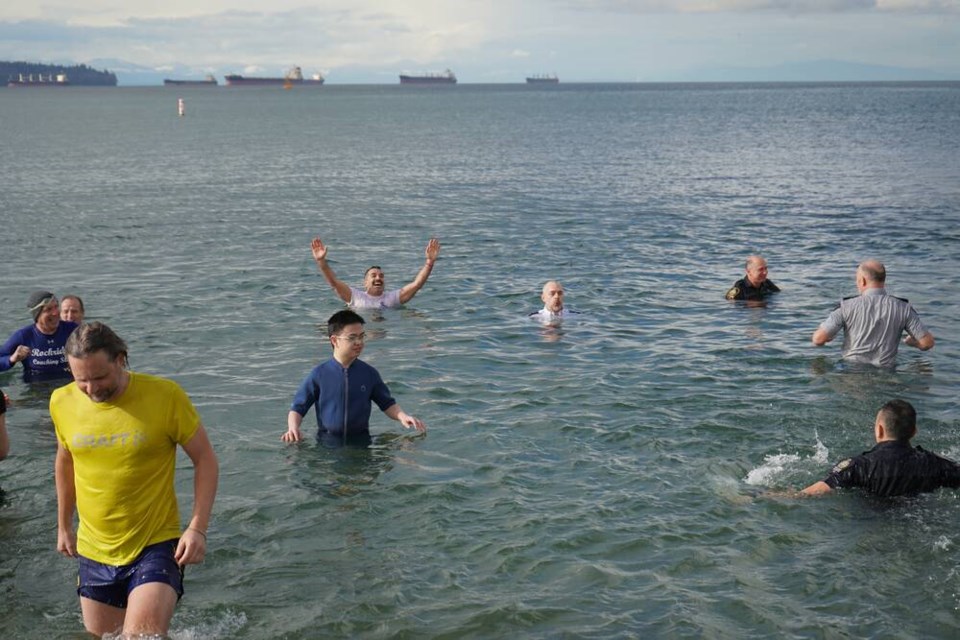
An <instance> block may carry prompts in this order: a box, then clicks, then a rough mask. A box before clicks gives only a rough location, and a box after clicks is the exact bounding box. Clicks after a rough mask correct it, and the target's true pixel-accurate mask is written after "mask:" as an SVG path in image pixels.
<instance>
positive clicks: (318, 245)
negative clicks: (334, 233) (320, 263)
mask: <svg viewBox="0 0 960 640" xmlns="http://www.w3.org/2000/svg"><path fill="white" fill-rule="evenodd" d="M310 250H311V251H312V252H313V259H314V260H326V258H327V248H326V247H325V246H323V241H322V240H320V237H319V236H317V237H316V238H314V239H313V241H312V242H311V243H310Z"/></svg>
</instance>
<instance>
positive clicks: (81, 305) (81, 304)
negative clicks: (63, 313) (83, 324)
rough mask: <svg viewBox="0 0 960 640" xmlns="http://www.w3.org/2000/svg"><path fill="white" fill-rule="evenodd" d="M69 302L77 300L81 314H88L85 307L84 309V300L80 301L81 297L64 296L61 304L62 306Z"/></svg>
mask: <svg viewBox="0 0 960 640" xmlns="http://www.w3.org/2000/svg"><path fill="white" fill-rule="evenodd" d="M67 300H76V301H77V304H78V305H80V312H81V313H86V311H87V310H86V309H84V307H83V300H81V299H80V296H75V295H73V294H72V293H68V294H67V295H65V296H63V297H62V298H60V304H61V305H62V304H63V303H64V302H66V301H67Z"/></svg>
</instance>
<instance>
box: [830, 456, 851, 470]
mask: <svg viewBox="0 0 960 640" xmlns="http://www.w3.org/2000/svg"><path fill="white" fill-rule="evenodd" d="M851 464H853V458H847V459H846V460H841V461H840V462H838V463H837V466H835V467H834V468H833V472H834V473H840V472H841V471H843V470H844V469H846V468H847V467H849V466H850V465H851Z"/></svg>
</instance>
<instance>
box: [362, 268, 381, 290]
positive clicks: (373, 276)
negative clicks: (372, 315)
mask: <svg viewBox="0 0 960 640" xmlns="http://www.w3.org/2000/svg"><path fill="white" fill-rule="evenodd" d="M385 287H386V278H385V277H384V275H383V269H381V268H380V267H378V266H376V265H374V266H372V267H370V268H369V269H367V271H366V273H364V274H363V288H364V290H366V292H367V294H368V295H371V296H382V295H383V291H384V288H385Z"/></svg>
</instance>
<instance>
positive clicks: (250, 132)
mask: <svg viewBox="0 0 960 640" xmlns="http://www.w3.org/2000/svg"><path fill="white" fill-rule="evenodd" d="M181 96H182V97H184V98H185V100H186V109H187V116H186V117H184V118H177V117H176V99H177V97H181ZM958 150H960V84H934V85H911V84H908V85H808V86H789V85H788V86H777V85H766V86H763V85H753V86H751V85H716V86H711V85H663V86H644V85H639V86H615V85H608V86H589V85H581V86H560V87H557V88H551V89H531V88H527V87H496V86H473V87H471V86H458V87H456V88H452V89H448V90H442V89H441V90H417V89H406V88H400V87H336V86H331V87H323V88H322V89H320V90H299V89H298V90H295V91H289V92H283V91H278V90H272V89H268V88H264V89H259V88H258V89H249V90H246V89H244V90H231V89H226V88H221V89H216V90H195V91H181V92H180V93H177V92H176V91H175V90H166V89H162V88H144V89H117V90H102V89H101V90H85V89H79V88H77V89H70V90H67V91H62V92H61V91H56V92H54V91H45V92H39V91H38V92H30V91H3V90H0V167H2V175H3V181H2V188H0V216H2V223H0V246H2V247H3V271H2V273H3V278H2V279H0V318H2V320H0V332H2V333H3V335H4V336H6V335H9V333H11V332H12V331H13V330H14V329H16V328H17V327H19V326H22V325H24V324H26V323H27V322H28V320H29V318H28V317H27V314H26V311H25V309H24V306H23V305H24V303H25V300H26V297H27V295H28V294H29V292H30V291H31V290H33V289H34V288H37V287H49V288H51V289H53V290H55V291H56V292H58V293H60V294H63V293H67V292H75V293H79V294H80V295H81V296H83V297H84V299H85V301H86V302H87V306H88V310H89V316H90V317H92V318H96V319H102V320H104V321H106V322H108V323H109V324H111V325H112V326H113V327H114V328H115V329H117V331H118V332H119V333H120V334H121V335H122V336H123V337H125V338H126V339H127V341H128V342H129V344H130V347H131V363H132V366H133V368H135V369H137V370H141V371H147V372H152V373H158V374H161V375H165V376H169V377H172V378H174V379H176V380H178V381H179V382H180V383H181V384H182V385H183V386H184V387H185V388H186V390H187V391H188V392H189V393H190V395H191V396H192V398H193V399H194V401H195V403H196V404H197V405H198V407H199V410H200V413H201V415H202V417H203V420H204V423H205V425H206V426H207V429H208V431H209V432H210V434H211V439H212V440H213V442H214V445H215V448H216V450H217V452H218V454H219V456H220V462H221V468H222V475H221V484H220V492H219V495H218V499H217V505H216V508H215V513H214V521H213V525H212V527H211V530H210V553H209V555H208V559H207V561H206V563H205V564H203V565H201V566H198V567H191V568H190V569H189V570H188V573H187V584H186V588H187V595H186V596H185V597H184V599H183V600H182V602H181V604H180V607H179V609H178V612H177V614H176V616H175V618H174V622H173V632H172V636H173V638H175V639H177V640H187V639H191V640H192V639H195V638H251V639H253V638H256V639H262V638H288V639H297V638H316V637H324V638H348V637H349V638H499V637H507V636H515V637H525V638H526V637H529V638H574V637H584V638H622V637H691V638H693V637H711V638H726V637H730V638H733V637H755V636H769V637H795V638H810V637H825V638H848V637H900V638H911V637H943V638H947V637H956V634H957V632H958V627H960V612H958V607H960V550H958V545H960V536H958V534H957V530H956V529H957V528H956V524H957V522H958V521H960V500H958V496H957V494H955V493H952V492H941V493H937V494H932V495H926V496H922V497H920V498H916V499H912V500H903V501H896V502H892V503H891V502H878V501H875V500H869V499H866V498H865V497H863V496H860V495H856V494H854V493H844V494H841V495H832V496H829V497H826V498H824V499H818V500H802V501H794V500H785V499H780V500H770V499H759V500H758V499H754V496H756V495H758V494H759V493H761V492H763V491H764V490H766V489H786V488H792V487H801V486H805V485H806V484H809V483H811V482H813V481H815V480H818V479H820V478H822V476H823V475H824V474H825V472H826V470H827V468H828V467H829V465H830V464H832V462H834V461H835V460H837V459H839V458H841V457H844V456H845V455H846V454H849V453H854V452H858V451H861V450H863V449H865V448H867V447H868V446H869V445H870V440H871V437H872V435H871V431H870V427H871V424H872V419H873V415H874V413H875V411H876V409H877V408H878V407H879V405H880V404H882V403H883V402H884V401H886V400H887V399H889V398H891V397H896V396H900V397H904V398H907V399H909V400H910V401H911V402H913V403H914V404H915V405H916V406H917V408H918V410H919V413H920V418H921V420H920V435H919V437H918V442H920V443H922V444H923V445H924V446H925V447H927V448H929V449H932V450H934V451H938V452H940V453H944V454H946V455H950V456H953V457H960V430H958V427H960V423H958V418H960V407H958V405H957V389H958V383H960V367H958V364H957V363H958V359H957V355H958V349H957V346H956V344H957V342H956V336H957V335H958V334H960V319H958V318H960V313H958V311H960V308H958V297H960V280H958V273H960V231H958V220H960V151H958ZM315 234H320V235H322V236H323V238H324V240H325V241H326V242H327V243H328V245H329V246H330V258H331V262H332V264H333V266H334V268H335V269H336V271H337V272H338V274H339V275H340V276H341V277H343V278H344V279H346V280H348V281H350V282H354V283H358V282H359V281H360V280H361V278H362V272H363V270H364V269H365V267H366V266H369V265H370V264H380V265H382V266H383V267H384V268H385V270H386V274H387V280H388V284H390V283H393V284H396V285H399V284H402V283H404V282H407V281H408V280H410V279H412V278H413V276H414V274H415V273H416V270H417V268H418V267H419V265H420V264H421V263H422V256H423V249H424V246H425V244H426V241H427V238H428V237H430V236H431V235H435V236H437V237H439V238H440V239H441V241H442V243H443V249H442V254H441V259H440V261H439V262H438V264H437V267H436V269H435V270H434V273H433V276H432V277H431V279H430V282H429V283H428V285H427V287H426V288H425V289H424V290H423V291H421V293H420V294H419V295H418V296H417V297H416V298H415V299H414V300H413V301H412V303H411V304H410V305H408V306H407V308H406V309H405V310H401V311H397V312H387V313H384V314H382V315H380V316H373V317H370V318H369V319H370V326H369V327H368V329H367V332H368V334H371V335H372V336H373V338H374V339H373V340H372V341H370V342H369V344H368V346H367V348H366V351H365V354H364V358H365V359H366V360H368V361H369V362H371V363H372V364H374V365H375V366H377V367H378V368H379V369H380V371H381V372H382V374H383V375H384V378H385V380H386V381H387V383H388V384H389V385H390V386H391V390H392V391H393V393H394V395H395V396H396V397H397V399H398V400H399V402H400V404H401V406H402V407H403V408H404V409H405V410H407V411H408V412H410V413H413V414H415V415H417V416H419V417H421V418H423V419H424V420H425V421H426V422H427V423H428V426H429V429H430V430H429V433H428V434H427V436H426V437H424V438H419V437H415V436H413V435H411V434H409V433H406V432H403V431H402V430H401V429H400V428H399V427H398V426H397V425H396V423H393V422H391V421H389V420H387V419H386V418H384V417H383V416H379V415H378V416H376V417H375V418H374V422H373V425H372V427H373V431H374V432H375V433H377V434H378V435H377V437H376V438H375V445H374V446H373V447H372V448H370V449H369V450H327V449H322V448H319V447H317V446H315V445H313V444H307V445H303V446H294V447H290V446H284V445H282V444H281V443H280V441H279V437H280V434H281V433H282V432H283V430H284V428H285V416H286V412H287V408H288V406H289V402H290V399H291V397H292V394H293V392H294V391H295V389H296V387H297V385H298V383H299V382H300V380H301V379H302V377H303V376H304V375H305V374H306V373H307V371H309V369H310V368H311V367H312V366H313V364H314V363H315V362H317V361H318V360H319V359H320V358H325V357H327V355H328V353H329V350H328V347H327V346H326V344H325V342H324V341H323V340H322V339H321V330H322V327H323V323H324V321H325V319H326V318H327V317H328V316H329V315H330V314H331V313H332V312H333V311H335V310H336V309H338V308H340V305H339V304H338V303H337V300H336V299H335V297H334V295H333V293H332V292H331V291H330V290H329V289H328V288H327V286H326V284H325V283H324V281H323V280H322V278H321V277H320V276H319V274H318V273H317V272H316V267H315V265H314V263H313V261H312V259H311V258H310V253H309V240H310V238H311V237H312V236H313V235H315ZM752 252H761V253H763V254H764V255H765V256H767V258H768V260H769V262H770V269H771V273H770V275H771V278H773V279H774V280H775V281H776V282H777V283H778V284H779V285H780V287H781V288H782V289H783V290H784V292H783V293H782V294H781V295H780V296H779V297H778V298H777V299H776V300H775V301H774V302H773V303H772V304H770V305H769V306H768V307H766V308H744V307H740V306H737V305H734V304H731V303H728V302H726V301H724V300H723V299H722V294H723V291H725V289H726V288H727V287H728V286H729V285H730V284H731V283H732V282H733V281H734V280H735V279H737V278H738V277H740V275H741V274H742V260H743V259H744V257H745V256H746V255H748V254H749V253H752ZM866 257H876V258H879V259H881V260H883V261H884V262H885V263H886V265H887V268H888V273H889V277H888V286H889V289H890V290H891V292H892V293H894V294H898V295H902V296H906V297H909V298H910V299H911V301H912V302H913V303H914V304H915V306H916V307H917V308H918V310H919V311H920V313H921V315H922V316H923V318H924V320H925V321H926V323H927V324H928V326H929V327H930V328H931V330H932V331H933V332H934V334H935V335H936V336H937V339H938V342H937V346H936V348H935V349H934V350H933V351H931V352H927V353H920V352H918V351H916V350H912V349H904V350H902V351H901V356H900V365H899V367H898V370H897V371H896V372H881V371H866V372H864V371H854V370H846V369H844V368H843V367H841V366H838V364H837V361H838V358H839V346H838V345H837V344H833V345H830V346H828V347H827V348H824V349H822V350H817V349H815V348H813V347H812V346H810V344H809V338H810V334H811V333H812V331H813V330H814V329H815V328H816V326H817V324H818V323H819V322H820V321H821V320H823V318H824V317H826V315H827V313H828V312H829V310H830V309H831V307H832V305H833V304H834V303H835V302H836V301H837V300H838V298H839V297H841V296H842V295H850V294H852V293H855V287H854V282H853V272H854V268H855V266H856V264H857V262H859V261H860V260H862V259H864V258H866ZM548 278H558V279H560V280H561V281H562V282H563V283H564V284H565V285H566V288H567V298H568V300H567V303H568V305H569V306H571V307H573V308H576V309H578V310H580V311H581V312H583V314H582V316H581V317H580V318H579V319H577V320H576V321H575V322H568V323H566V324H565V325H564V327H563V328H562V330H561V331H559V332H549V331H544V330H542V329H541V328H539V327H538V326H537V325H536V324H534V323H532V322H530V321H528V320H527V318H526V314H527V313H529V312H531V311H534V310H536V309H537V308H539V306H540V305H539V300H538V298H537V295H538V292H539V288H540V286H541V285H542V283H543V281H544V280H546V279H548ZM0 385H2V386H3V387H4V388H5V389H6V390H7V392H8V393H9V395H10V396H11V397H12V399H13V407H12V408H11V410H10V412H9V413H8V429H9V431H10V435H11V440H12V452H11V456H10V458H8V459H7V460H5V461H3V462H0V485H2V486H3V488H4V489H5V490H6V501H5V504H4V505H3V507H2V508H0V591H2V596H0V601H2V603H3V604H2V607H3V615H2V617H0V635H2V636H3V637H16V638H48V637H78V638H79V637H81V636H82V624H81V622H80V614H79V607H78V604H77V601H76V596H75V593H74V589H73V586H72V585H73V584H74V581H75V565H74V563H73V562H71V561H67V560H63V559H61V558H60V557H59V556H58V555H57V554H56V553H55V545H56V513H55V504H56V500H55V493H54V487H53V478H52V465H53V454H54V450H55V439H54V436H53V427H52V424H51V422H50V419H49V416H48V414H47V411H46V399H47V396H48V394H49V389H44V388H34V389H30V388H27V387H26V386H25V385H24V384H23V383H22V382H20V380H19V378H18V377H17V376H16V375H13V374H5V375H4V376H3V377H0ZM308 424H313V417H312V414H311V415H310V416H309V417H308ZM187 463H188V460H187V459H186V458H185V457H182V460H181V464H182V469H181V470H180V471H179V475H178V483H179V485H178V486H179V488H180V490H181V496H182V498H181V509H182V510H183V511H185V512H188V511H189V504H190V498H191V471H190V469H189V468H188V466H187Z"/></svg>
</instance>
